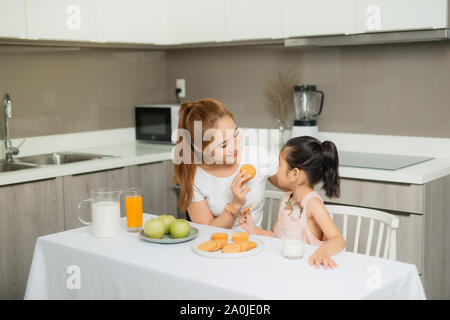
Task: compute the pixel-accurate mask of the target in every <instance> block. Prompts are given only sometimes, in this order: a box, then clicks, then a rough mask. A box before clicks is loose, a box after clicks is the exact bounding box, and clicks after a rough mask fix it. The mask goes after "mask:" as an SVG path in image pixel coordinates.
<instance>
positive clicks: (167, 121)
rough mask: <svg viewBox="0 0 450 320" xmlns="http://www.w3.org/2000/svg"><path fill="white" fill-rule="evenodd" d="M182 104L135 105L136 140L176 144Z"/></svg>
mask: <svg viewBox="0 0 450 320" xmlns="http://www.w3.org/2000/svg"><path fill="white" fill-rule="evenodd" d="M179 111H180V106H177V105H169V104H158V105H138V106H135V107H134V115H135V126H136V140H139V141H142V142H151V143H167V144H175V143H176V139H177V135H176V129H177V128H178V117H179V115H178V112H179Z"/></svg>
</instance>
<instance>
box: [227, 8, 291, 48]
mask: <svg viewBox="0 0 450 320" xmlns="http://www.w3.org/2000/svg"><path fill="white" fill-rule="evenodd" d="M225 6H226V24H227V32H228V40H244V39H271V38H282V37H283V2H282V1H280V0H226V3H225Z"/></svg>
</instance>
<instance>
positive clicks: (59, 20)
mask: <svg viewBox="0 0 450 320" xmlns="http://www.w3.org/2000/svg"><path fill="white" fill-rule="evenodd" d="M26 4H27V23H28V36H27V37H28V38H29V39H48V40H68V41H70V40H72V41H95V1H94V0H27V2H26Z"/></svg>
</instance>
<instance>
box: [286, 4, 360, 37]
mask: <svg viewBox="0 0 450 320" xmlns="http://www.w3.org/2000/svg"><path fill="white" fill-rule="evenodd" d="M356 1H357V0H283V12H284V18H283V20H284V35H285V37H286V38H288V37H302V36H320V35H333V34H353V33H356V30H357V16H356V8H357V5H356Z"/></svg>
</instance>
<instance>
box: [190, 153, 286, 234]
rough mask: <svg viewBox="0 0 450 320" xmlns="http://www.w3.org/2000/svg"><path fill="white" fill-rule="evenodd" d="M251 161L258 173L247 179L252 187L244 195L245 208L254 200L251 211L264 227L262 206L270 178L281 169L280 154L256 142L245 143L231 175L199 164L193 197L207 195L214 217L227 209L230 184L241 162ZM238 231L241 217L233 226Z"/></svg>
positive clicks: (259, 224) (257, 224)
mask: <svg viewBox="0 0 450 320" xmlns="http://www.w3.org/2000/svg"><path fill="white" fill-rule="evenodd" d="M246 163H249V164H251V165H253V166H254V167H255V169H256V175H255V177H254V178H253V179H251V180H250V181H248V182H247V186H248V187H249V188H250V189H251V190H250V191H249V193H247V195H246V196H245V198H246V202H245V204H244V205H243V206H242V209H244V208H246V207H247V206H249V205H251V204H253V208H252V209H251V210H250V213H251V215H252V217H253V220H254V222H255V224H256V226H258V227H261V223H262V220H263V214H264V213H263V206H264V201H265V194H264V192H265V190H266V182H267V179H268V178H269V177H271V176H273V175H274V174H276V172H277V170H278V155H276V156H275V155H274V154H272V153H270V152H269V151H268V150H267V149H266V148H264V147H262V146H257V145H250V146H249V145H246V146H243V147H242V158H241V163H240V165H239V168H238V169H237V170H236V171H235V172H234V173H233V174H232V175H231V176H229V177H225V178H222V177H215V176H213V175H211V174H209V173H207V172H206V171H205V170H203V169H202V168H200V167H199V166H197V169H196V171H195V177H194V196H193V199H192V201H202V200H203V199H206V202H207V204H208V207H209V209H210V210H211V212H212V213H213V215H214V216H215V217H217V216H219V215H220V214H221V213H222V212H223V211H224V210H225V205H226V204H227V203H229V202H231V200H232V199H233V193H232V192H231V189H230V186H231V183H232V182H233V180H234V178H235V177H236V175H237V174H238V173H239V171H240V168H241V166H242V165H244V164H246ZM232 229H233V230H235V231H244V230H243V229H242V228H241V227H240V226H239V222H238V219H236V221H235V222H234V225H233V227H232Z"/></svg>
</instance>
